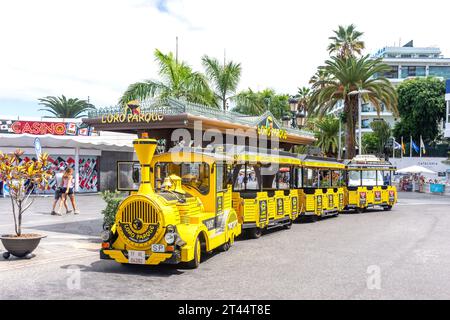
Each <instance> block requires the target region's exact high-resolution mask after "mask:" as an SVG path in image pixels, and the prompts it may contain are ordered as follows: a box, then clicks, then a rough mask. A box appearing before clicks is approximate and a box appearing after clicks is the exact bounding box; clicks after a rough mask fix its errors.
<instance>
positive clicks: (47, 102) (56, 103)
mask: <svg viewBox="0 0 450 320" xmlns="http://www.w3.org/2000/svg"><path fill="white" fill-rule="evenodd" d="M38 100H39V101H40V102H39V104H40V105H43V106H44V107H45V108H43V109H39V111H47V112H49V113H51V114H52V115H53V116H51V118H71V119H75V118H81V117H83V116H85V115H86V111H89V110H92V109H95V107H94V106H93V105H92V104H90V103H89V102H88V101H87V100H80V99H77V98H69V99H67V98H66V97H65V96H64V95H62V96H61V97H54V96H47V97H45V98H39V99H38Z"/></svg>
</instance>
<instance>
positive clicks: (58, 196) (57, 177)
mask: <svg viewBox="0 0 450 320" xmlns="http://www.w3.org/2000/svg"><path fill="white" fill-rule="evenodd" d="M63 176H64V170H63V168H59V171H58V172H57V173H56V174H55V180H56V183H55V186H56V188H55V200H54V201H53V208H52V215H54V216H60V215H61V213H60V212H59V210H58V212H56V211H55V208H56V204H57V203H58V201H59V200H60V201H63V199H62V183H63Z"/></svg>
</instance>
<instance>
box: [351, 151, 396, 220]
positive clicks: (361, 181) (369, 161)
mask: <svg viewBox="0 0 450 320" xmlns="http://www.w3.org/2000/svg"><path fill="white" fill-rule="evenodd" d="M344 164H345V165H346V176H347V177H346V185H347V186H346V188H345V190H346V193H345V206H346V209H350V210H355V211H357V212H363V211H365V210H366V209H367V208H373V207H381V208H383V209H384V210H391V208H392V207H393V206H394V204H395V203H397V189H396V187H395V186H393V185H392V174H393V172H394V171H395V167H394V166H393V165H392V164H391V163H390V162H389V161H385V160H383V159H379V158H377V157H375V156H373V155H363V156H356V157H355V158H353V159H352V160H345V161H344Z"/></svg>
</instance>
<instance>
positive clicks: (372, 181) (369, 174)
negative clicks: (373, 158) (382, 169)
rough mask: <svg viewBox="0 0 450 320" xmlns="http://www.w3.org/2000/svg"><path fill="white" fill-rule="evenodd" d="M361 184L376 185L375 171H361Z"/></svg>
mask: <svg viewBox="0 0 450 320" xmlns="http://www.w3.org/2000/svg"><path fill="white" fill-rule="evenodd" d="M362 185H363V186H369V187H370V186H376V185H377V172H376V171H362Z"/></svg>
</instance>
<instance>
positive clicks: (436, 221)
mask: <svg viewBox="0 0 450 320" xmlns="http://www.w3.org/2000/svg"><path fill="white" fill-rule="evenodd" d="M400 197H401V199H400V202H399V204H398V205H397V206H396V207H395V208H394V209H393V211H391V212H383V211H372V212H367V213H364V214H341V215H340V216H339V217H337V218H331V219H326V220H323V221H320V222H317V223H314V224H295V225H294V226H293V227H292V229H291V230H286V231H281V230H280V231H276V232H270V233H269V234H266V235H265V236H263V237H262V238H261V239H258V240H245V241H237V242H236V244H235V246H234V247H233V248H232V249H231V250H230V251H229V252H227V253H219V254H215V255H213V256H212V257H210V258H209V259H207V260H206V261H205V262H203V263H202V264H201V266H200V268H199V269H197V270H182V269H178V268H176V267H174V266H157V267H142V266H122V265H119V264H116V263H115V262H113V261H104V260H99V259H98V252H97V248H98V246H99V240H98V237H97V235H98V233H99V232H100V230H101V215H100V213H99V211H100V210H101V208H102V207H103V205H104V204H103V202H102V200H101V199H100V198H99V197H98V196H83V197H81V196H80V197H79V201H80V207H81V208H82V209H83V210H82V214H81V215H80V216H65V217H53V216H50V215H49V213H48V209H47V207H48V206H49V202H50V199H48V198H47V199H46V198H44V199H38V200H37V201H36V204H35V205H34V207H33V211H32V212H30V213H29V217H28V220H27V222H26V226H27V230H26V231H33V232H34V231H36V232H41V233H45V234H47V235H48V237H47V238H46V239H44V240H43V241H42V243H41V245H40V247H39V249H38V250H37V251H36V253H37V257H36V258H34V259H32V260H15V259H14V260H10V261H4V260H2V258H0V287H1V290H0V298H1V299H17V298H19V299H33V298H39V299H45V298H48V299H73V298H77V299H78V298H82V299H99V298H100V299H116V298H121V299H122V298H135V299H141V298H145V299H318V298H322V299H450V286H449V285H448V284H449V283H450V272H449V266H450V250H449V247H450V210H449V209H450V197H440V196H434V195H419V194H405V193H403V194H401V196H400ZM8 204H9V202H8V201H7V200H5V199H0V233H5V232H8V231H11V230H12V225H11V224H10V216H9V214H8V210H9V207H8ZM2 250H3V248H2V247H1V246H0V251H2Z"/></svg>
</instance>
